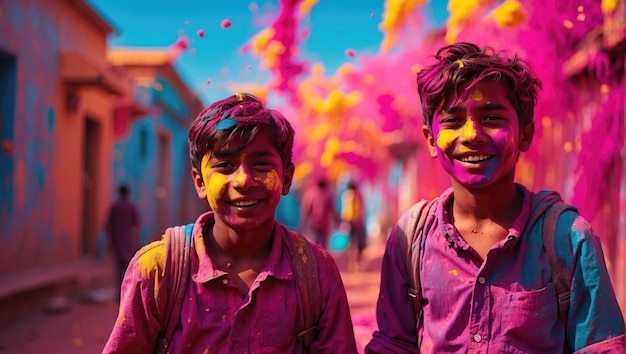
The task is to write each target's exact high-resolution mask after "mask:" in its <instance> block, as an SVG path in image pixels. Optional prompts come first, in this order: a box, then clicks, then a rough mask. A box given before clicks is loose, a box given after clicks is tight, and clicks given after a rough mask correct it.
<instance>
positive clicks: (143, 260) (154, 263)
mask: <svg viewBox="0 0 626 354" xmlns="http://www.w3.org/2000/svg"><path fill="white" fill-rule="evenodd" d="M137 267H138V268H139V271H140V273H141V275H142V276H143V277H145V278H148V279H150V278H151V275H152V274H154V297H155V298H157V297H158V295H159V277H160V275H161V272H162V271H163V269H164V268H165V240H162V241H161V243H160V244H159V245H158V246H156V247H153V248H151V249H150V250H148V251H146V252H145V253H144V254H142V255H141V257H139V258H138V259H137Z"/></svg>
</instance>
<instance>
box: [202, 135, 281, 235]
mask: <svg viewBox="0 0 626 354" xmlns="http://www.w3.org/2000/svg"><path fill="white" fill-rule="evenodd" d="M270 136H271V135H270V134H269V131H268V130H266V129H261V130H260V131H259V132H258V133H257V134H256V136H255V137H254V138H253V139H252V141H251V142H250V143H249V144H248V145H247V146H245V147H244V148H242V149H232V147H238V146H241V145H242V141H241V140H242V139H241V138H235V139H233V141H232V142H231V143H230V144H229V145H227V146H226V147H225V148H224V149H223V150H220V151H216V152H215V153H213V155H211V156H210V155H209V154H207V155H205V156H204V158H203V159H202V163H201V166H202V167H201V169H202V171H201V175H200V176H198V177H197V178H201V184H202V185H203V186H204V193H205V197H206V198H207V200H208V202H209V205H210V206H211V209H213V211H215V214H216V215H215V221H216V224H218V223H225V224H226V225H227V226H228V227H230V228H233V229H237V230H242V229H251V228H255V227H258V226H259V225H261V224H269V223H272V224H273V222H274V212H275V210H276V207H277V206H278V202H279V201H280V198H281V196H282V195H286V194H287V193H288V192H289V188H290V185H291V177H292V175H293V168H288V169H287V170H286V171H283V162H282V160H281V156H280V155H279V153H278V151H277V150H276V149H275V148H274V146H273V142H272V140H271V137H270Z"/></svg>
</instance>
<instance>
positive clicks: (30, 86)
mask: <svg viewBox="0 0 626 354" xmlns="http://www.w3.org/2000/svg"><path fill="white" fill-rule="evenodd" d="M105 49H106V33H104V32H103V31H102V30H101V29H98V28H96V27H95V26H94V25H93V21H88V20H87V19H86V18H85V17H84V16H82V15H81V13H80V12H78V11H77V10H76V8H75V7H73V6H72V5H71V4H70V1H66V0H51V1H47V0H20V1H3V4H2V21H0V53H3V55H0V57H2V58H3V59H1V60H0V61H1V62H2V63H3V64H2V69H0V77H2V79H0V80H2V82H3V83H2V84H1V85H2V92H1V93H0V96H1V98H0V99H1V100H2V103H3V108H2V117H1V118H0V131H1V134H2V135H1V138H2V147H3V148H2V150H1V151H0V155H1V156H2V157H1V158H0V180H1V181H2V183H1V184H0V196H1V197H2V200H1V201H0V245H1V247H0V275H1V274H4V273H9V272H11V271H15V270H23V269H28V268H34V267H40V266H46V265H51V264H55V263H62V262H65V261H70V260H74V259H78V258H79V257H81V256H82V255H83V254H84V253H87V254H90V253H93V252H94V251H95V248H94V244H95V240H96V237H97V235H96V231H95V229H96V228H97V227H98V226H97V223H100V221H101V219H102V218H103V213H104V207H103V206H102V205H103V204H106V203H107V202H108V201H109V198H110V187H109V186H110V183H109V182H108V181H109V180H110V175H111V167H110V154H111V152H110V146H111V145H112V133H111V131H112V128H111V117H112V105H113V100H112V95H111V94H110V93H107V92H104V91H103V90H101V89H99V88H84V87H80V88H72V89H71V92H72V93H73V97H75V98H76V101H75V102H77V105H76V106H73V107H75V109H73V110H74V112H70V111H69V110H68V105H67V97H68V94H69V93H70V88H69V87H68V86H67V85H65V84H64V83H63V79H62V77H61V73H60V67H61V64H62V63H61V52H66V51H73V52H76V53H79V54H80V55H81V56H84V57H85V58H87V59H88V60H89V61H91V62H93V63H94V64H95V65H96V66H104V63H105V62H106V57H105ZM7 62H8V64H7ZM11 77H14V81H15V83H14V84H11V83H10V82H11V80H12V79H11ZM5 103H8V106H5ZM11 105H12V106H13V108H11V107H10V106H11ZM7 107H8V108H7ZM88 121H91V122H93V124H89V126H90V127H92V126H94V127H97V129H96V130H97V139H96V141H94V142H91V144H92V145H93V146H94V147H95V148H94V151H95V152H94V153H93V154H92V155H91V156H90V159H89V161H90V162H91V163H93V164H94V168H93V170H94V171H97V176H93V178H95V180H94V181H95V182H94V181H92V182H93V183H92V184H90V185H89V186H90V187H91V189H90V190H89V191H90V193H91V197H92V198H93V200H94V202H93V203H92V204H90V207H89V208H85V204H84V198H85V195H84V193H83V192H84V188H83V186H84V185H85V184H84V182H85V175H84V173H83V170H84V168H83V166H84V161H85V158H84V157H85V156H84V153H85V132H86V126H87V122H88ZM107 146H108V148H107ZM84 210H88V211H89V214H88V215H87V216H86V217H87V220H88V221H89V222H93V224H90V225H88V226H87V227H86V233H83V219H84V217H83V211H84Z"/></svg>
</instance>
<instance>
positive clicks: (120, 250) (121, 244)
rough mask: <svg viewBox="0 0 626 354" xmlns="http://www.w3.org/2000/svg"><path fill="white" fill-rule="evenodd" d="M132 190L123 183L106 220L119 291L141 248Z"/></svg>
mask: <svg viewBox="0 0 626 354" xmlns="http://www.w3.org/2000/svg"><path fill="white" fill-rule="evenodd" d="M129 195H130V190H129V189H128V187H127V186H125V185H122V186H120V188H119V199H117V200H116V201H115V202H114V203H113V204H112V205H111V207H110V208H109V215H108V216H107V219H106V220H107V221H106V232H107V236H108V237H109V247H110V248H111V250H112V251H113V256H114V261H115V269H116V276H117V285H118V289H117V291H118V298H119V291H120V288H121V285H122V279H124V273H125V272H126V267H127V266H128V262H130V260H131V259H132V258H133V255H135V252H137V250H138V249H139V237H138V234H137V232H138V229H139V223H140V219H139V211H138V210H137V207H136V206H135V204H133V202H131V201H130V200H129V198H128V197H129Z"/></svg>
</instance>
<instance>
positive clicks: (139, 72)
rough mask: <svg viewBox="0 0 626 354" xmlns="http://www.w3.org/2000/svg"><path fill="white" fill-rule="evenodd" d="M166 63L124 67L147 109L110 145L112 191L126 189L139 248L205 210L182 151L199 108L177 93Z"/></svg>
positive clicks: (137, 95)
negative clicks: (135, 212) (134, 209)
mask: <svg viewBox="0 0 626 354" xmlns="http://www.w3.org/2000/svg"><path fill="white" fill-rule="evenodd" d="M167 65H169V64H167ZM167 65H166V66H165V67H152V68H150V67H148V68H146V67H135V68H132V67H127V68H126V70H128V72H129V73H130V75H131V76H134V77H135V78H136V82H137V86H136V89H135V98H134V99H135V100H136V101H137V102H141V103H142V104H143V105H145V106H149V107H151V109H150V113H149V114H148V115H146V116H144V117H141V118H140V119H138V120H137V121H135V123H133V124H132V125H131V127H130V130H129V132H128V134H127V136H124V137H122V138H121V139H118V140H117V141H116V143H115V145H114V152H113V154H114V155H113V175H114V179H113V183H114V184H115V189H117V186H119V184H121V183H125V184H127V185H129V186H130V188H131V191H132V192H131V199H132V200H133V201H134V202H135V203H137V205H138V206H139V209H140V213H141V218H142V226H141V232H140V241H141V244H146V243H148V242H150V241H153V240H155V239H158V238H160V237H161V235H162V234H163V231H164V230H165V228H166V227H169V226H174V225H182V224H186V223H190V222H194V221H195V219H196V218H197V217H198V215H199V214H200V213H202V212H203V211H205V210H208V205H207V202H206V201H204V202H203V201H200V200H199V199H198V198H197V196H196V194H195V190H194V188H193V185H192V183H191V174H190V170H191V166H190V164H189V157H188V156H189V155H188V153H187V132H188V128H189V125H190V124H191V122H192V121H193V119H194V118H195V116H196V114H197V113H199V112H200V111H201V110H202V106H201V104H200V102H199V101H198V100H197V98H195V97H185V95H184V94H181V92H185V90H181V89H180V87H179V86H180V82H178V81H179V80H180V78H178V77H176V76H175V73H174V72H172V71H171V70H169V69H168V67H167Z"/></svg>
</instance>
